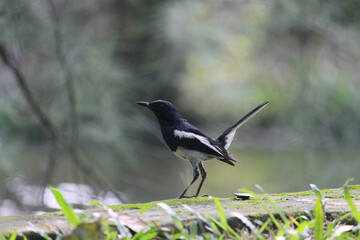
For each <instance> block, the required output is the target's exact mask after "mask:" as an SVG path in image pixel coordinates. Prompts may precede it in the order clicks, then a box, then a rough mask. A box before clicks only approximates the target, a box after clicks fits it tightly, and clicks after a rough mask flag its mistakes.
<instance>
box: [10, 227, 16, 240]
mask: <svg viewBox="0 0 360 240" xmlns="http://www.w3.org/2000/svg"><path fill="white" fill-rule="evenodd" d="M16 236H17V232H16V229H14V231H13V233H12V234H11V237H10V238H9V240H15V239H16Z"/></svg>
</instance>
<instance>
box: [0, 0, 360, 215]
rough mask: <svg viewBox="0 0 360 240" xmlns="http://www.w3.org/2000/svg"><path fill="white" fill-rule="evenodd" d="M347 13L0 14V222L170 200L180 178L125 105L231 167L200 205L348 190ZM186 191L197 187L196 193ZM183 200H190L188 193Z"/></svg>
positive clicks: (135, 1)
mask: <svg viewBox="0 0 360 240" xmlns="http://www.w3.org/2000/svg"><path fill="white" fill-rule="evenodd" d="M359 12H360V2H359V1H355V0H347V1H335V0H331V1H326V2H325V1H323V0H303V1H288V0H271V1H239V0H225V1H215V0H210V1H209V0H206V1H205V0H198V1H190V0H184V1H164V0H161V1H140V0H121V1H120V0H103V1H95V0H88V1H71V0H47V1H40V0H32V1H27V0H2V1H1V2H0V57H1V60H0V215H1V216H5V215H12V214H27V213H34V212H41V211H49V210H53V209H54V208H56V207H57V206H56V204H55V203H54V201H53V199H52V198H51V194H50V193H49V191H48V190H47V189H45V188H44V186H48V185H52V186H55V187H58V188H60V189H61V190H62V191H63V193H64V194H65V197H66V198H67V199H68V201H69V202H70V203H72V204H74V205H76V206H78V207H82V205H83V204H84V203H86V202H87V201H90V200H95V199H97V200H99V201H102V202H104V203H105V204H118V203H135V202H146V201H151V200H161V199H168V198H174V197H177V196H178V195H179V194H180V192H181V191H182V190H183V188H184V186H185V185H187V184H188V182H189V181H190V180H191V178H192V171H191V166H190V164H189V163H188V162H185V161H183V160H181V159H177V158H176V157H175V156H174V155H172V153H171V152H170V151H169V150H168V149H167V147H166V145H165V144H164V143H163V140H162V138H161V133H160V131H159V127H158V123H157V120H156V118H155V116H154V115H153V114H152V113H151V112H150V111H149V110H147V109H145V108H142V107H140V106H138V105H136V104H135V102H136V101H139V100H144V101H151V100H155V99H165V100H168V101H171V102H172V103H174V105H175V106H177V108H178V109H179V110H180V112H181V113H182V115H183V116H184V117H185V118H186V119H188V120H189V121H190V122H191V123H193V124H194V125H195V126H197V127H199V128H201V129H202V130H204V131H205V132H207V133H208V134H209V135H210V136H212V137H217V136H218V135H219V134H220V133H221V132H222V131H223V130H225V129H226V127H228V126H230V125H231V124H233V123H234V122H235V121H237V120H238V119H240V118H241V117H242V116H243V115H244V114H246V113H247V112H248V111H249V110H251V109H252V108H254V107H255V106H257V105H258V104H259V103H261V102H263V101H264V100H267V99H269V100H270V101H271V102H270V104H269V105H268V106H267V107H266V108H265V109H264V110H263V111H261V112H260V113H259V114H257V115H256V117H254V118H253V119H251V121H249V122H248V123H246V125H244V126H243V127H242V128H240V129H239V130H238V131H237V135H236V136H235V139H234V141H233V143H232V146H231V147H230V151H231V152H232V154H233V155H234V156H235V157H236V158H237V159H239V163H238V164H237V165H236V166H235V167H232V166H229V165H227V164H224V163H222V162H220V161H210V162H206V163H205V168H206V169H207V171H208V178H207V180H206V182H205V185H204V188H203V190H202V193H203V194H209V195H213V196H217V197H231V196H232V194H233V193H234V192H237V191H239V189H241V188H247V189H250V190H255V189H256V188H255V187H254V185H255V184H259V185H260V186H262V187H263V188H264V189H265V190H266V191H268V192H271V193H272V192H285V191H300V190H309V184H310V183H313V184H316V185H317V186H318V187H319V188H321V189H323V188H332V187H340V186H342V184H343V183H344V182H345V181H346V179H348V178H350V177H354V178H355V181H354V182H353V183H359V179H360V171H359V167H360V162H359V156H360V149H359V144H360V107H359V105H360V94H359V92H360V81H359V72H360V31H359V29H360V28H359V27H360V15H359ZM194 186H197V184H194ZM195 189H196V187H193V188H192V189H191V190H192V191H195Z"/></svg>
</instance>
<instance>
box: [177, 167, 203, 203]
mask: <svg viewBox="0 0 360 240" xmlns="http://www.w3.org/2000/svg"><path fill="white" fill-rule="evenodd" d="M191 165H192V167H193V180H191V183H190V184H189V186H187V187H186V188H185V190H184V191H183V192H182V193H181V194H180V196H179V197H178V198H186V196H185V194H186V192H187V190H188V189H189V187H190V186H191V185H192V184H193V183H194V182H195V181H196V179H198V177H199V168H198V164H197V163H193V162H191Z"/></svg>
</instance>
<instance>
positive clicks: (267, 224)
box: [259, 218, 271, 234]
mask: <svg viewBox="0 0 360 240" xmlns="http://www.w3.org/2000/svg"><path fill="white" fill-rule="evenodd" d="M270 222H271V219H270V218H268V219H267V220H266V221H265V222H264V224H263V225H262V226H261V228H260V230H259V233H260V234H261V233H262V232H263V231H265V230H267V231H269V230H270V228H269V227H268V226H269V223H270Z"/></svg>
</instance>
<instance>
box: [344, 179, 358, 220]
mask: <svg viewBox="0 0 360 240" xmlns="http://www.w3.org/2000/svg"><path fill="white" fill-rule="evenodd" d="M352 180H353V179H352V178H351V179H348V180H347V181H346V182H345V184H344V196H345V200H346V202H347V204H348V205H349V207H350V209H351V213H352V215H353V216H354V218H355V219H356V221H357V222H358V224H359V223H360V213H359V211H358V210H357V209H356V206H355V204H354V202H353V200H352V199H351V195H350V193H349V188H348V185H349V182H350V181H352Z"/></svg>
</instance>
